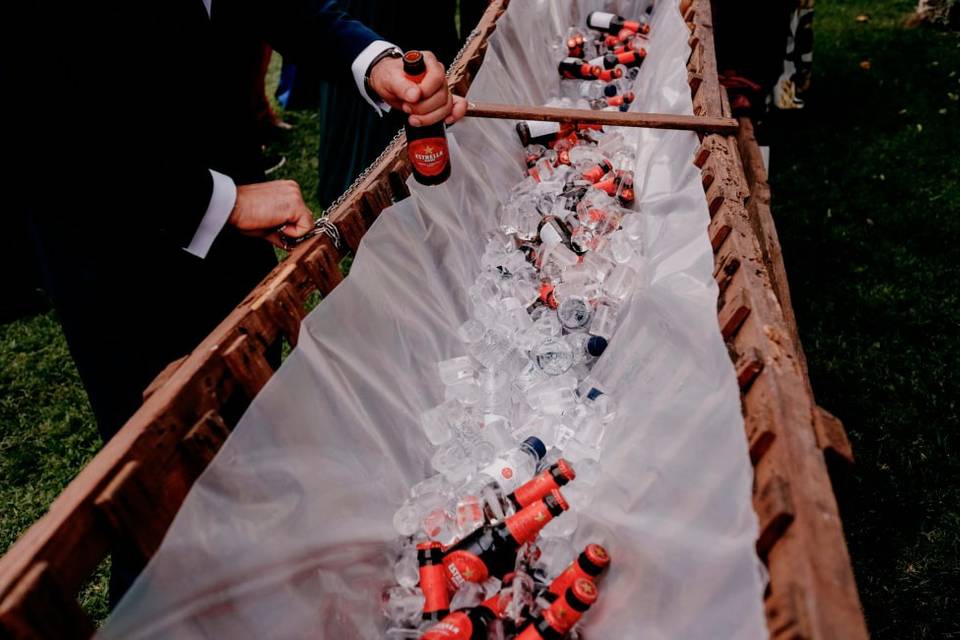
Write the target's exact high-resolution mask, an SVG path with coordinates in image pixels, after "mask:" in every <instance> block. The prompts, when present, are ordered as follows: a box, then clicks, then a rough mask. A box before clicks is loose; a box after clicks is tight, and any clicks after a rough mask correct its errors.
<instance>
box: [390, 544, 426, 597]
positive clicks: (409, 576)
mask: <svg viewBox="0 0 960 640" xmlns="http://www.w3.org/2000/svg"><path fill="white" fill-rule="evenodd" d="M393 576H394V578H395V579H396V581H397V584H399V585H400V586H401V587H415V586H417V583H418V582H420V566H419V565H418V564H417V548H416V547H415V546H413V545H410V546H408V547H407V548H406V549H404V552H403V553H402V554H400V557H399V558H397V561H396V562H395V563H394V564H393Z"/></svg>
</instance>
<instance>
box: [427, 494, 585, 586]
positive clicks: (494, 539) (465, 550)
mask: <svg viewBox="0 0 960 640" xmlns="http://www.w3.org/2000/svg"><path fill="white" fill-rule="evenodd" d="M568 508H569V505H568V504H567V501H566V500H565V499H564V497H563V496H562V495H560V492H559V491H558V490H556V489H555V490H553V491H551V492H550V493H549V494H548V495H547V496H546V497H544V498H543V499H542V500H538V501H536V502H534V503H533V504H531V505H529V506H527V507H524V508H523V509H521V510H520V511H518V512H517V513H515V514H513V515H512V516H509V517H508V518H507V519H506V520H504V521H503V522H500V523H498V524H495V525H489V524H488V525H485V526H483V527H480V528H479V529H477V530H476V531H474V532H473V533H471V534H469V535H467V536H466V537H465V538H464V539H463V540H461V541H460V542H458V543H456V544H455V545H453V546H452V547H450V548H449V549H448V550H447V553H446V555H445V556H444V558H443V564H444V567H446V569H447V581H448V584H449V586H450V590H451V591H456V590H457V589H459V588H460V586H461V585H463V584H464V583H466V582H477V583H480V582H486V580H487V579H488V578H489V577H491V576H493V577H494V578H501V579H502V578H503V577H504V576H505V575H507V574H508V573H510V572H511V571H513V570H514V568H515V565H516V562H517V551H518V550H519V549H520V547H521V546H522V545H524V544H526V543H527V542H531V541H532V540H534V539H535V538H536V537H537V535H538V534H539V533H540V530H541V529H543V528H544V527H545V526H546V525H547V523H549V522H550V521H551V520H553V519H554V518H556V517H557V516H559V515H560V514H561V513H563V512H564V511H566V510H567V509H568Z"/></svg>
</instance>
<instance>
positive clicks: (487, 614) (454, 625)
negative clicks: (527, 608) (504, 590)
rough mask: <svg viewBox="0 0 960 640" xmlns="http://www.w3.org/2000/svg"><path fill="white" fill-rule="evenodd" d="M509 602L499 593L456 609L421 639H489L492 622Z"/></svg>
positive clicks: (500, 614)
mask: <svg viewBox="0 0 960 640" xmlns="http://www.w3.org/2000/svg"><path fill="white" fill-rule="evenodd" d="M508 602H509V600H508V599H505V598H501V594H499V593H498V594H496V595H495V596H493V597H491V598H489V599H487V600H484V601H483V602H481V603H480V604H479V605H477V606H475V607H471V608H470V609H461V610H459V611H454V612H453V613H451V614H449V615H447V616H446V617H444V618H443V619H442V620H441V621H440V622H438V623H437V624H435V625H433V626H432V627H430V628H429V629H427V630H426V632H425V633H424V634H423V635H422V636H420V640H487V630H488V629H489V627H490V623H491V622H493V621H494V620H496V619H497V618H499V617H500V616H502V615H503V610H504V608H505V607H506V605H507V603H508Z"/></svg>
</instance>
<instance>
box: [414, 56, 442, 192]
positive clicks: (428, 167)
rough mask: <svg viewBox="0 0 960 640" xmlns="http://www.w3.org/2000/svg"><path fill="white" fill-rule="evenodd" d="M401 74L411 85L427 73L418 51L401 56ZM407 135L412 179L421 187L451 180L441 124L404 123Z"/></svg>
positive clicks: (418, 82) (418, 81)
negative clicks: (416, 124)
mask: <svg viewBox="0 0 960 640" xmlns="http://www.w3.org/2000/svg"><path fill="white" fill-rule="evenodd" d="M403 73H404V74H406V76H407V78H409V79H410V80H411V81H412V82H415V83H417V84H420V81H421V80H423V77H424V76H425V75H426V74H427V65H426V63H425V62H424V60H423V54H422V53H421V52H419V51H407V52H406V53H405V54H403ZM404 131H405V132H406V134H407V155H408V156H409V157H410V166H411V168H412V169H413V177H414V178H416V179H417V182H419V183H420V184H426V185H436V184H441V183H443V182H446V180H447V178H449V177H450V149H449V147H448V146H447V130H446V127H445V126H444V124H443V121H440V122H436V123H434V124H431V125H427V126H425V127H413V126H410V123H409V122H407V123H406V124H404Z"/></svg>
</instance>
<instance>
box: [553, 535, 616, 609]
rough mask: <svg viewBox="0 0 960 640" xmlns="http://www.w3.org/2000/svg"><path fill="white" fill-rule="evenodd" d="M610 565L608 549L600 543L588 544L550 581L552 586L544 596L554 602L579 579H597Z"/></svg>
mask: <svg viewBox="0 0 960 640" xmlns="http://www.w3.org/2000/svg"><path fill="white" fill-rule="evenodd" d="M609 566H610V555H609V554H608V553H607V550H606V549H604V548H603V547H602V546H600V545H599V544H588V545H587V548H586V549H584V550H583V551H581V552H580V555H579V556H577V558H576V560H574V561H573V562H571V563H570V566H569V567H567V568H566V569H564V570H563V571H562V572H561V573H560V575H559V576H557V577H556V578H555V579H554V581H553V582H551V583H550V587H549V588H548V589H547V592H546V593H544V594H543V597H544V598H546V599H547V600H549V601H550V602H553V601H554V600H556V599H557V598H559V597H560V596H561V595H563V593H564V592H565V591H566V590H567V589H568V588H570V586H571V585H572V584H573V583H574V582H576V581H577V580H579V579H581V578H589V579H590V580H596V579H597V578H598V577H599V576H600V574H601V573H603V572H604V571H606V569H607V567H609Z"/></svg>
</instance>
